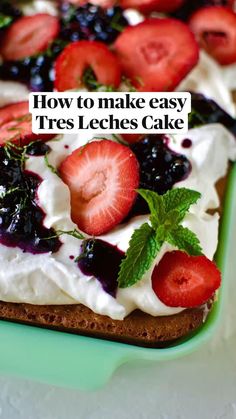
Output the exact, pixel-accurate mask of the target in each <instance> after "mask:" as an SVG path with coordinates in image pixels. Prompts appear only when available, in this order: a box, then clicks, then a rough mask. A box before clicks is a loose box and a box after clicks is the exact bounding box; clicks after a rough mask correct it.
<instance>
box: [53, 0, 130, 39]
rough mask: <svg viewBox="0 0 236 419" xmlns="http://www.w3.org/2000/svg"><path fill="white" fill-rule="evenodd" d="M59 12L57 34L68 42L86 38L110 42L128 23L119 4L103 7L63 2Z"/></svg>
mask: <svg viewBox="0 0 236 419" xmlns="http://www.w3.org/2000/svg"><path fill="white" fill-rule="evenodd" d="M61 14H62V19H61V26H62V27H61V33H60V35H59V36H60V38H61V39H63V40H66V41H69V42H74V41H79V40H81V39H87V40H90V41H94V40H96V41H102V42H105V43H108V44H111V43H112V42H114V41H115V39H116V38H117V36H118V35H119V34H120V32H121V31H122V30H123V28H124V27H125V26H127V25H128V22H127V20H126V18H125V17H124V14H123V10H122V9H121V8H120V7H119V6H115V7H111V8H108V9H103V8H102V7H100V6H95V5H93V4H90V3H86V4H84V5H83V6H80V7H75V6H73V5H69V4H68V3H63V4H62V6H61Z"/></svg>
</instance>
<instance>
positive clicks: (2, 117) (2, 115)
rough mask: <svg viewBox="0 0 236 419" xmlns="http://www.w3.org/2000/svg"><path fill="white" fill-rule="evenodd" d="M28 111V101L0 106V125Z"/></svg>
mask: <svg viewBox="0 0 236 419" xmlns="http://www.w3.org/2000/svg"><path fill="white" fill-rule="evenodd" d="M28 113H29V102H18V103H12V104H11V105H7V106H4V107H3V108H0V126H1V125H3V124H5V123H6V122H8V121H11V120H12V119H15V118H21V117H22V116H23V115H26V114H28Z"/></svg>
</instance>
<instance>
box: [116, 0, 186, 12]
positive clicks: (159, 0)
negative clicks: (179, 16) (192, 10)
mask: <svg viewBox="0 0 236 419" xmlns="http://www.w3.org/2000/svg"><path fill="white" fill-rule="evenodd" d="M183 3H184V0H120V6H121V7H123V9H129V8H132V9H138V10H139V11H140V12H142V13H150V12H154V11H156V12H163V13H170V12H174V11H175V10H177V9H178V8H179V7H181V6H182V4H183Z"/></svg>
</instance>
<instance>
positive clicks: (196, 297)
mask: <svg viewBox="0 0 236 419" xmlns="http://www.w3.org/2000/svg"><path fill="white" fill-rule="evenodd" d="M220 284H221V274H220V271H219V270H218V268H217V267H216V265H215V263H214V262H212V261H211V260H209V259H208V258H207V257H206V256H189V255H188V254H187V253H185V252H181V251H179V250H177V251H173V252H168V253H165V255H164V256H163V258H162V259H161V261H160V262H159V263H158V265H156V267H155V268H154V271H153V273H152V288H153V290H154V292H155V294H156V295H157V296H158V298H159V299H160V300H161V301H162V302H163V303H164V304H166V305H167V306H169V307H184V308H190V307H197V306H199V305H201V304H204V303H206V302H207V301H208V300H209V299H210V298H211V297H212V296H213V295H214V292H215V291H216V290H217V289H218V288H219V287H220Z"/></svg>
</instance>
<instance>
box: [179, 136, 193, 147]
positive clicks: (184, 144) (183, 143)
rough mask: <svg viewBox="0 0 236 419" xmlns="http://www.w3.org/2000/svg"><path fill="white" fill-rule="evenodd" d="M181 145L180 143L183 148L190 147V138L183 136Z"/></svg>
mask: <svg viewBox="0 0 236 419" xmlns="http://www.w3.org/2000/svg"><path fill="white" fill-rule="evenodd" d="M181 145H182V147H183V148H191V147H192V140H190V139H189V138H185V139H184V140H183V141H182V144H181Z"/></svg>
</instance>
